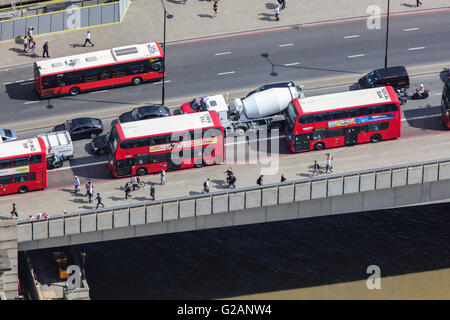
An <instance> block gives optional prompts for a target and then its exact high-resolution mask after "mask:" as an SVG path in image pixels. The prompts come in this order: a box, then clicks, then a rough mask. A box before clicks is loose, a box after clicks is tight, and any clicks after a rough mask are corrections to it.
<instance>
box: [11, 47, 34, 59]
mask: <svg viewBox="0 0 450 320" xmlns="http://www.w3.org/2000/svg"><path fill="white" fill-rule="evenodd" d="M9 51H12V52H15V53H17V55H18V56H22V57H30V58H35V57H37V55H34V56H33V55H32V53H30V52H23V49H19V48H9Z"/></svg>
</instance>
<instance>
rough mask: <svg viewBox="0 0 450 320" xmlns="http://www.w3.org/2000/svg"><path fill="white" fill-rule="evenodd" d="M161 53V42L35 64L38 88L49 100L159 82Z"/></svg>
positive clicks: (35, 82) (42, 95)
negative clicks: (96, 90) (148, 82)
mask: <svg viewBox="0 0 450 320" xmlns="http://www.w3.org/2000/svg"><path fill="white" fill-rule="evenodd" d="M162 52H163V51H162V49H161V46H160V45H159V43H158V42H151V43H145V44H137V45H132V46H126V47H119V48H113V49H109V50H101V51H96V52H89V53H83V54H78V55H73V56H68V57H62V58H55V59H48V60H42V61H39V62H35V63H34V84H35V88H36V91H37V92H38V94H39V95H40V96H41V97H45V98H47V97H51V96H55V95H67V94H69V95H73V96H74V95H77V94H78V93H80V92H82V91H91V90H95V89H101V88H106V87H111V86H117V85H124V84H132V85H139V84H141V83H142V82H145V81H158V80H161V79H162V78H163V75H164V72H165V71H164V56H163V53H162Z"/></svg>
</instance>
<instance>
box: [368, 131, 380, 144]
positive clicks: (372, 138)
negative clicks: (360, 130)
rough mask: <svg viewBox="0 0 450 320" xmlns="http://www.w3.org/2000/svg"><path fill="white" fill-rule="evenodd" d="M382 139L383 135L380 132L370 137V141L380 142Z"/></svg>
mask: <svg viewBox="0 0 450 320" xmlns="http://www.w3.org/2000/svg"><path fill="white" fill-rule="evenodd" d="M380 141H381V135H380V134H378V133H375V134H374V135H373V136H371V137H370V142H373V143H375V142H380Z"/></svg>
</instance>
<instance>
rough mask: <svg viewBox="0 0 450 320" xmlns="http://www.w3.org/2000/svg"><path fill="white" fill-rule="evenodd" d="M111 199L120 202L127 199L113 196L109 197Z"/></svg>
mask: <svg viewBox="0 0 450 320" xmlns="http://www.w3.org/2000/svg"><path fill="white" fill-rule="evenodd" d="M109 199H111V200H112V201H120V200H125V197H123V198H119V197H115V196H111V197H109ZM128 199H131V197H128Z"/></svg>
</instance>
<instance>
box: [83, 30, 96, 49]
mask: <svg viewBox="0 0 450 320" xmlns="http://www.w3.org/2000/svg"><path fill="white" fill-rule="evenodd" d="M88 42H89V44H91V45H92V46H94V44H93V43H92V42H91V32H90V31H88V32H87V34H86V40H85V41H84V45H83V47H86V43H88Z"/></svg>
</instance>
